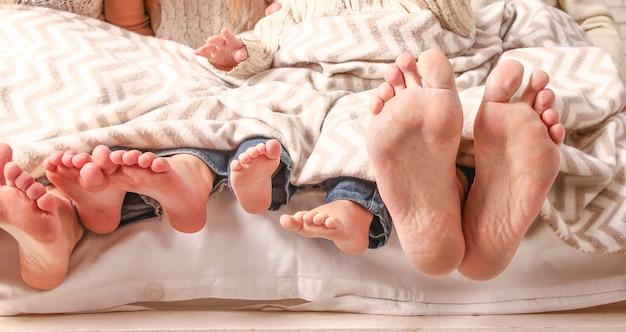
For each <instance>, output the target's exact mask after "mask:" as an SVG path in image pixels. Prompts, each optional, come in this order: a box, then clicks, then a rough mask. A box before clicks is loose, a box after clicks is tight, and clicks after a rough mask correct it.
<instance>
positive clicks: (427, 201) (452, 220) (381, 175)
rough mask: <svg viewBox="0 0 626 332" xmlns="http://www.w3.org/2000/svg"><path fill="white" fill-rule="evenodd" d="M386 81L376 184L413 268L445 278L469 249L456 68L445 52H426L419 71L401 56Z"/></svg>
mask: <svg viewBox="0 0 626 332" xmlns="http://www.w3.org/2000/svg"><path fill="white" fill-rule="evenodd" d="M418 66H419V68H418ZM422 80H423V81H424V82H425V84H426V85H427V86H423V85H422ZM385 81H386V82H387V83H384V84H383V85H381V87H380V88H379V89H378V92H377V96H375V97H374V98H373V100H372V103H371V111H372V113H373V114H374V116H373V118H372V119H371V123H370V126H369V134H368V136H367V137H366V146H367V151H368V153H369V156H370V160H371V163H372V167H373V169H374V173H375V176H376V183H377V185H378V189H379V191H380V194H381V196H382V198H383V201H384V202H385V205H386V206H387V208H388V210H389V213H390V214H391V218H392V220H393V222H394V226H395V227H396V231H397V233H398V238H399V240H400V244H401V245H402V250H403V251H404V254H405V255H406V257H407V258H408V259H409V261H410V262H411V264H412V265H413V266H414V267H415V268H416V269H417V270H418V271H420V272H421V273H423V274H425V275H429V276H442V275H447V274H449V273H451V272H452V271H454V270H455V269H456V268H457V266H458V264H459V263H460V262H461V260H462V258H463V254H464V248H465V243H464V240H463V233H462V229H461V199H462V196H463V189H462V184H461V182H460V180H459V178H458V177H457V169H456V165H455V160H456V155H457V150H458V148H459V142H460V140H461V130H462V126H463V113H462V109H461V102H460V100H459V96H458V93H457V90H456V85H455V81H454V73H453V71H452V66H451V65H450V62H449V61H448V59H447V57H446V56H445V55H444V54H443V53H441V52H440V51H439V50H430V51H426V52H424V53H422V54H421V55H420V57H419V60H418V62H417V66H416V64H415V59H413V57H412V56H411V55H410V54H403V55H401V56H399V57H398V58H397V60H396V65H395V66H392V67H390V68H389V70H387V72H386V73H385Z"/></svg>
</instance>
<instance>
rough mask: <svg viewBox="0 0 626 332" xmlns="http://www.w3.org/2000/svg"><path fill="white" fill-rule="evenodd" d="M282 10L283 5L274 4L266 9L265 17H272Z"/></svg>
mask: <svg viewBox="0 0 626 332" xmlns="http://www.w3.org/2000/svg"><path fill="white" fill-rule="evenodd" d="M281 8H282V5H281V4H280V3H278V2H273V3H271V4H269V5H267V7H265V16H268V15H272V14H274V13H275V12H277V11H279V10H280V9H281Z"/></svg>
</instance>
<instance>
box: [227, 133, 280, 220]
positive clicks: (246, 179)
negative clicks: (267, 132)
mask: <svg viewBox="0 0 626 332" xmlns="http://www.w3.org/2000/svg"><path fill="white" fill-rule="evenodd" d="M281 152H282V146H281V145H280V142H278V140H275V139H270V140H268V141H267V142H265V143H259V144H257V145H256V146H253V147H251V148H249V149H247V150H246V152H244V153H242V154H240V155H239V156H237V159H235V160H233V161H232V162H231V163H230V170H231V174H230V183H231V186H232V188H233V192H234V193H235V197H237V201H239V204H241V207H242V208H243V209H244V210H245V211H246V212H248V213H253V214H257V213H262V212H264V211H267V209H268V208H269V207H270V205H271V204H272V175H273V174H274V172H275V171H276V169H277V168H278V166H279V165H280V153H281Z"/></svg>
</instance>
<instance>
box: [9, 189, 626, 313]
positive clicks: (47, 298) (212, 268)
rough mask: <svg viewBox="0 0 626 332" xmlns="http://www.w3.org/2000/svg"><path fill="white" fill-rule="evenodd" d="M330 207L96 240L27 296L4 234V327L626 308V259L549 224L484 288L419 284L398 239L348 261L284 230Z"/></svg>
mask: <svg viewBox="0 0 626 332" xmlns="http://www.w3.org/2000/svg"><path fill="white" fill-rule="evenodd" d="M322 200H323V196H322V195H321V194H320V193H301V194H299V195H297V196H296V197H295V198H294V200H293V202H292V204H290V205H289V207H288V209H284V210H281V211H279V212H268V213H264V214H262V215H258V216H253V215H249V214H246V213H245V212H243V211H242V210H241V209H240V208H239V207H238V205H237V204H236V202H235V200H234V198H233V197H232V195H231V194H230V193H228V192H222V193H220V194H219V195H216V196H215V198H214V199H212V200H211V201H210V202H209V205H208V206H207V208H208V210H209V216H210V217H209V222H208V224H207V226H206V227H205V229H204V230H202V231H201V232H199V233H196V234H182V233H178V232H175V231H173V230H172V229H171V227H170V226H169V224H168V223H167V222H166V221H164V220H160V219H154V220H151V221H147V222H141V223H137V224H134V225H131V226H128V227H125V228H122V229H120V230H118V231H116V232H115V233H113V234H111V235H106V236H97V235H93V234H89V235H87V236H86V237H85V238H84V240H83V241H81V242H80V243H79V245H78V247H77V249H76V251H75V254H74V256H73V258H72V261H71V271H70V274H69V276H68V279H67V281H66V282H65V283H63V284H62V285H61V286H59V287H58V288H56V289H54V290H51V291H36V290H33V289H30V288H29V287H27V286H26V285H25V284H23V282H22V281H21V279H20V277H19V274H18V261H17V259H16V257H17V252H16V250H17V247H16V245H15V243H14V242H12V241H7V239H10V238H9V237H8V236H7V235H6V234H4V233H2V235H0V243H1V247H0V271H1V272H0V315H17V314H25V313H77V312H107V311H133V310H144V309H162V310H165V309H168V310H172V309H190V308H193V309H194V310H199V309H251V310H260V309H267V308H279V309H285V310H292V311H344V312H355V313H368V314H387V315H440V314H443V315H461V314H505V313H533V312H546V311H557V310H568V309H577V308H585V307H592V306H596V305H601V304H606V303H613V302H618V301H623V300H626V255H623V254H589V253H583V252H579V251H576V250H575V249H573V248H571V247H569V246H567V245H566V244H565V243H563V242H562V241H561V240H560V239H559V238H558V237H557V236H556V235H555V234H554V233H553V232H552V231H551V230H550V229H549V228H548V227H547V226H546V225H544V224H541V223H536V224H535V225H534V226H533V227H532V228H531V229H530V231H529V233H528V235H527V237H526V239H525V240H524V242H523V243H522V246H521V247H520V249H519V251H518V253H517V254H516V256H515V257H514V259H513V261H512V263H511V265H510V266H509V268H508V269H507V270H506V271H505V272H504V273H503V274H502V275H501V276H499V277H497V278H496V279H493V280H491V281H488V282H474V281H468V280H465V279H463V278H462V277H461V276H460V275H458V274H456V273H455V274H453V275H450V276H448V277H445V278H427V277H424V276H421V275H420V274H418V273H417V272H415V271H414V270H413V269H412V268H411V266H410V265H409V264H408V262H407V261H406V259H405V258H404V256H403V254H402V252H401V250H400V247H399V244H398V242H397V239H396V237H395V234H394V235H393V236H392V239H391V242H390V243H389V244H388V245H387V246H386V247H383V248H381V249H377V250H369V251H367V252H366V253H365V254H363V255H361V256H348V255H344V254H342V253H341V252H340V251H339V250H337V249H336V248H335V247H334V245H333V244H332V243H330V242H329V241H326V240H320V239H306V238H302V237H299V236H298V235H296V234H294V233H290V232H286V231H284V230H283V229H281V228H280V225H279V224H278V222H277V220H278V217H279V215H280V213H284V212H293V211H296V210H298V209H300V208H308V207H311V206H313V205H314V204H319V203H320V202H321V201H322Z"/></svg>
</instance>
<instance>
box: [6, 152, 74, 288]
mask: <svg viewBox="0 0 626 332" xmlns="http://www.w3.org/2000/svg"><path fill="white" fill-rule="evenodd" d="M10 160H11V148H10V147H9V146H8V145H6V144H0V167H1V169H2V172H0V174H1V175H0V228H2V229H4V230H5V231H7V232H8V233H9V234H10V235H11V236H13V237H14V238H15V240H17V243H18V246H19V252H20V269H21V275H22V279H23V280H24V281H25V282H26V283H27V284H28V285H30V286H31V287H34V288H37V289H52V288H54V287H56V286H58V285H59V284H60V283H61V282H63V280H65V278H66V276H67V272H68V267H69V260H70V254H71V253H72V250H73V249H74V246H75V245H76V243H78V241H79V240H80V239H81V237H82V235H83V228H82V226H81V225H80V224H79V222H78V218H77V217H76V214H75V212H74V209H73V208H72V206H71V204H70V203H69V200H68V199H66V198H63V197H62V196H61V193H60V192H56V193H53V191H50V192H47V191H46V188H44V186H43V185H41V184H40V183H37V182H35V179H34V178H33V177H32V176H30V175H29V174H28V173H25V172H24V171H23V170H22V169H21V168H20V167H19V166H18V165H17V164H15V163H13V162H11V161H10Z"/></svg>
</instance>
